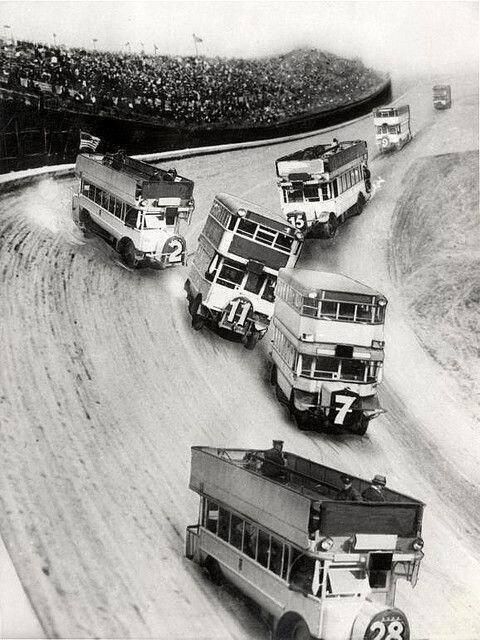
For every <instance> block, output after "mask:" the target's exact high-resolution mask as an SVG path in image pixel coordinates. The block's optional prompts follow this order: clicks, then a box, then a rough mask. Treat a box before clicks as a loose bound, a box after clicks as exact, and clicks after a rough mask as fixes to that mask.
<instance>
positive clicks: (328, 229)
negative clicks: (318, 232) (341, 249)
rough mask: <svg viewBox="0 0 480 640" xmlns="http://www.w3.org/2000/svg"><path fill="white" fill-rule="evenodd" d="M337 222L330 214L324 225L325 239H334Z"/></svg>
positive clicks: (333, 215)
mask: <svg viewBox="0 0 480 640" xmlns="http://www.w3.org/2000/svg"><path fill="white" fill-rule="evenodd" d="M337 227H338V222H337V218H336V216H335V214H334V213H333V212H332V213H331V214H330V217H329V218H328V222H326V223H325V225H324V228H323V230H324V234H325V237H326V238H334V237H335V234H336V233H337Z"/></svg>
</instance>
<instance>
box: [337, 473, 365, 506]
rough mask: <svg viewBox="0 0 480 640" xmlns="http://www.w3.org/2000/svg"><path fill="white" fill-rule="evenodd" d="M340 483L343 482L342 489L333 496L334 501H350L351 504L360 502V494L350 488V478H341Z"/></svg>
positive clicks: (353, 488)
mask: <svg viewBox="0 0 480 640" xmlns="http://www.w3.org/2000/svg"><path fill="white" fill-rule="evenodd" d="M340 479H341V481H342V482H343V489H340V491H339V492H338V493H337V495H336V496H335V500H352V501H353V502H361V501H362V496H361V495H360V493H359V492H358V491H357V490H356V489H355V487H353V486H352V478H350V476H341V477H340Z"/></svg>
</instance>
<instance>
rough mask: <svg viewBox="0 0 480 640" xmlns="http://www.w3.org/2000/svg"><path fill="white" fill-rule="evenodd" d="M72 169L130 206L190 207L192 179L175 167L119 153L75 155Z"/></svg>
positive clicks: (191, 204)
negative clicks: (74, 163) (75, 160)
mask: <svg viewBox="0 0 480 640" xmlns="http://www.w3.org/2000/svg"><path fill="white" fill-rule="evenodd" d="M75 172H76V174H77V175H78V176H79V177H83V178H85V179H88V178H89V177H92V178H94V179H95V182H96V184H97V185H98V186H99V187H106V188H107V189H108V190H109V191H110V192H111V193H114V194H116V195H118V196H119V197H121V198H122V199H123V200H125V202H127V203H129V204H131V205H135V204H137V205H140V206H142V207H146V206H148V205H150V206H153V207H155V208H156V207H158V206H161V203H163V204H164V205H165V206H169V205H170V206H176V207H179V208H181V209H183V208H184V209H186V210H188V209H191V208H192V206H193V187H194V183H193V181H192V180H189V179H188V178H184V177H182V176H179V175H178V174H177V172H176V171H175V169H171V170H169V171H166V170H165V169H161V168H160V167H155V166H153V165H151V164H148V163H146V162H142V161H141V160H136V159H135V158H131V157H130V156H127V155H125V154H124V153H122V152H117V153H113V154H109V153H107V154H105V155H104V156H99V155H93V154H79V156H78V157H77V163H76V167H75ZM169 200H170V201H171V202H168V201H169ZM164 201H165V202H164Z"/></svg>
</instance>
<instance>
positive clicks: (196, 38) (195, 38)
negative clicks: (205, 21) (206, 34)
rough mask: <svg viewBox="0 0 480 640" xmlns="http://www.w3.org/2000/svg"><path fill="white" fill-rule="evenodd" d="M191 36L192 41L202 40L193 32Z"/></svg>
mask: <svg viewBox="0 0 480 640" xmlns="http://www.w3.org/2000/svg"><path fill="white" fill-rule="evenodd" d="M192 36H193V41H194V42H203V40H202V38H199V37H198V36H196V35H195V34H194V33H192Z"/></svg>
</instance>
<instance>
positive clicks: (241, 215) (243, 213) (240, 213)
mask: <svg viewBox="0 0 480 640" xmlns="http://www.w3.org/2000/svg"><path fill="white" fill-rule="evenodd" d="M237 215H238V217H239V218H245V216H246V215H247V212H246V211H245V209H239V210H238V211H237Z"/></svg>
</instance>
